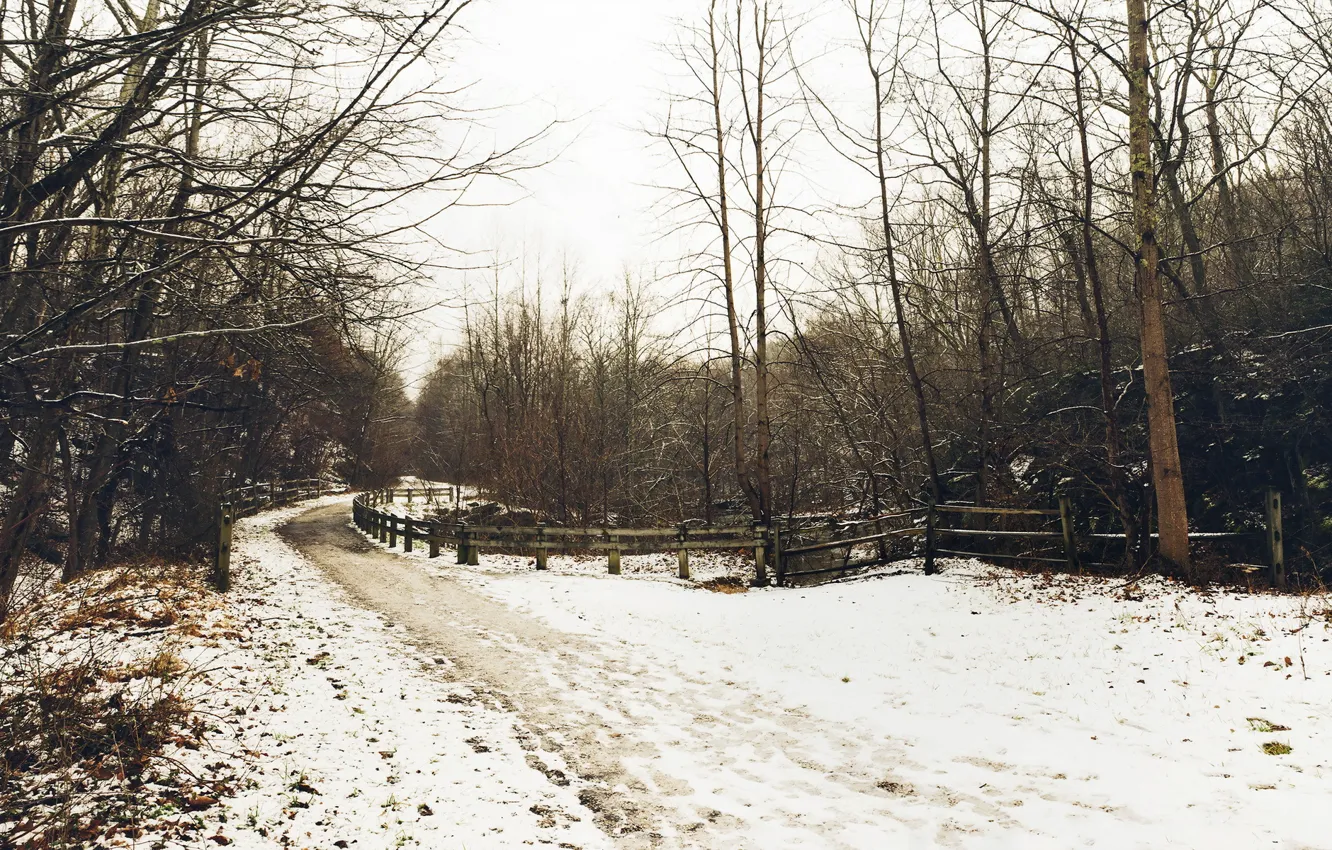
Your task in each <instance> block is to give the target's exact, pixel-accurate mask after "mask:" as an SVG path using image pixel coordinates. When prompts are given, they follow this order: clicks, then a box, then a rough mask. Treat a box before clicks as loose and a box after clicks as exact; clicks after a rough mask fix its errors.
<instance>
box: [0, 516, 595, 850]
mask: <svg viewBox="0 0 1332 850" xmlns="http://www.w3.org/2000/svg"><path fill="white" fill-rule="evenodd" d="M321 504H322V505H336V506H337V507H336V510H337V511H338V512H339V514H340V513H341V512H342V511H343V510H345V509H346V508H347V505H348V502H347V499H346V497H343V496H336V497H329V498H326V499H323V500H321V501H318V502H306V503H304V504H302V505H299V506H294V507H290V508H286V509H283V510H277V511H270V512H266V513H263V514H260V515H258V516H255V517H252V518H248V519H244V520H241V521H239V522H238V523H237V524H236V527H235V537H234V541H233V544H234V545H233V558H232V571H233V582H234V584H233V590H232V591H231V592H230V593H229V594H226V595H219V594H216V593H213V592H211V591H208V590H204V589H203V588H202V587H201V586H200V585H198V584H197V583H194V582H195V579H194V578H187V579H185V580H184V582H183V583H177V581H178V580H177V579H173V580H171V581H169V582H168V581H164V582H163V583H162V584H161V586H160V587H154V586H153V581H154V580H153V579H152V578H151V577H148V578H145V577H144V576H137V577H134V578H133V579H132V581H131V582H130V585H129V586H128V589H127V590H122V591H118V592H117V593H111V594H108V593H107V592H105V591H101V592H99V591H96V589H95V588H96V587H100V586H102V585H106V586H107V587H108V588H115V587H118V586H120V585H118V584H117V582H119V581H120V580H119V579H116V578H115V577H110V578H108V577H106V576H102V575H93V576H90V577H89V582H88V584H89V587H87V588H85V587H82V586H81V585H80V586H76V587H71V588H67V589H64V590H60V591H54V590H52V593H53V594H54V595H53V596H52V599H53V600H55V603H56V604H55V605H54V606H53V607H50V608H44V609H42V611H43V612H44V613H43V614H42V616H41V617H40V618H39V619H38V620H36V621H33V624H32V626H31V627H28V626H20V625H16V622H11V623H9V624H7V625H8V626H9V627H10V632H11V633H13V634H11V635H9V636H8V637H12V638H13V641H12V644H10V645H6V647H5V649H7V650H8V649H13V650H14V653H13V654H9V653H5V654H0V661H3V662H4V666H0V673H4V674H5V675H6V676H7V675H8V672H12V671H11V667H15V659H27V661H26V662H25V664H24V669H31V670H35V671H38V672H40V671H42V670H43V669H45V670H52V669H55V666H56V665H58V664H61V663H69V662H75V663H81V662H82V659H84V658H85V657H86V658H89V659H91V658H97V659H100V663H101V664H103V665H104V666H103V667H102V668H100V669H102V670H104V671H105V673H99V674H98V675H99V676H101V675H104V676H105V678H106V684H105V685H104V686H102V687H103V690H107V691H108V692H109V690H108V689H111V690H113V689H116V688H119V689H121V690H123V691H124V692H125V694H126V695H127V698H131V699H135V700H137V701H141V702H142V701H143V700H142V699H140V698H139V697H138V696H137V695H138V694H140V693H143V694H145V695H146V696H147V697H148V698H152V699H156V695H157V694H159V693H168V692H170V693H175V694H179V695H180V696H181V697H182V698H183V699H184V700H185V703H184V704H185V705H187V706H188V710H189V713H190V715H191V716H193V717H194V718H195V720H194V721H191V722H188V723H184V724H183V725H182V726H181V727H180V733H179V734H173V735H171V736H170V737H169V739H168V743H167V745H166V749H165V752H164V753H163V754H162V756H161V757H159V758H156V759H155V760H154V761H153V763H152V766H151V767H150V768H149V769H148V770H146V771H145V772H144V779H146V780H147V785H146V786H144V785H140V784H136V778H135V776H133V775H130V776H128V777H127V776H126V775H124V773H122V774H121V775H119V777H117V775H116V769H117V768H116V762H114V761H110V762H107V763H108V764H110V765H111V768H110V769H108V770H103V769H102V768H101V765H100V764H98V765H94V766H93V767H92V768H91V770H90V769H89V768H88V767H87V766H85V765H82V764H80V765H77V766H75V767H74V768H73V769H72V770H71V769H69V768H65V769H63V770H61V771H60V772H58V773H57V772H54V771H48V772H45V773H34V772H32V771H29V772H27V773H25V774H22V775H19V774H14V776H13V778H14V779H15V781H22V782H23V783H25V785H26V786H27V787H28V788H30V789H33V790H32V791H30V792H29V793H28V795H27V798H28V799H30V800H32V799H35V800H37V801H38V803H37V805H36V807H35V808H29V809H27V812H28V815H27V816H25V819H24V820H22V821H17V822H16V821H13V820H10V819H7V818H6V814H7V812H5V811H3V810H0V847H29V846H32V847H45V846H48V845H47V844H46V843H45V842H44V840H43V838H42V835H41V829H43V828H44V827H42V826H40V822H38V821H34V820H33V819H32V817H31V816H32V815H33V814H34V813H35V814H36V815H37V816H39V817H41V818H46V817H47V816H48V814H49V815H50V816H51V817H52V818H56V819H61V818H65V819H67V816H66V815H64V814H63V811H64V810H63V809H62V806H64V804H63V802H59V801H57V802H55V803H44V802H42V801H41V798H42V796H43V795H44V794H46V793H47V792H46V791H43V790H42V789H51V790H52V791H53V792H54V791H57V790H59V789H60V788H68V787H70V786H71V785H74V786H77V787H78V789H79V791H78V794H77V795H76V798H75V799H76V802H75V804H74V807H73V811H74V813H75V815H74V819H76V820H78V818H79V817H80V815H79V813H80V812H83V813H84V814H83V815H82V819H81V820H79V823H78V829H80V830H83V831H85V832H86V834H87V835H88V836H89V841H92V840H93V839H92V836H93V835H100V837H99V838H97V839H96V844H95V846H97V847H123V848H154V850H158V849H159V848H167V847H198V848H204V847H218V846H235V847H238V848H311V849H312V850H313V848H348V847H350V848H355V850H377V849H378V848H399V847H424V848H448V850H453V848H458V850H463V848H466V850H500V848H515V847H524V846H549V847H561V848H578V850H600V848H609V847H611V846H612V845H611V843H610V842H609V840H608V839H607V837H606V836H605V835H604V834H603V833H602V832H601V831H600V830H598V828H597V827H596V825H595V823H594V816H593V813H592V812H591V811H589V810H588V809H586V808H585V807H584V806H583V805H582V804H581V803H580V802H579V800H578V798H577V796H576V793H575V792H574V791H573V790H571V789H570V788H569V787H562V786H559V785H556V784H553V783H552V782H550V781H549V780H548V778H547V776H546V775H545V774H544V773H542V772H541V771H540V770H538V769H536V768H534V767H533V766H531V764H530V763H529V762H530V761H531V759H532V758H533V753H532V751H533V750H536V749H538V747H537V746H536V745H534V744H533V743H532V742H531V741H530V739H526V738H524V737H523V736H522V735H521V734H520V730H518V729H517V728H516V727H515V722H514V721H515V718H514V716H513V714H512V713H511V712H509V711H507V710H505V709H504V708H502V707H500V706H499V705H497V704H496V702H495V699H494V697H493V696H491V695H488V694H487V693H485V692H481V691H478V690H477V689H475V688H473V687H472V686H471V683H469V682H467V681H460V680H459V679H458V677H457V676H456V675H455V674H454V672H453V670H452V667H451V663H450V661H449V659H447V658H442V657H437V656H431V655H424V654H422V653H420V652H419V651H418V650H416V649H415V648H413V647H412V646H411V645H410V644H409V643H408V642H407V641H406V640H404V638H403V637H402V636H401V635H400V632H401V631H402V630H401V629H399V628H395V627H394V625H393V624H392V623H389V622H386V621H385V620H384V619H383V618H382V617H380V616H377V615H375V614H373V613H370V612H369V611H366V610H365V609H363V608H359V607H356V606H354V605H352V604H351V603H350V602H349V600H348V597H347V595H346V593H345V592H344V591H343V589H342V588H340V587H338V586H337V585H336V584H334V583H333V582H331V581H329V580H328V579H327V578H325V577H324V575H323V574H322V573H321V572H320V571H319V570H318V569H316V568H315V567H314V566H313V565H311V564H310V563H309V562H308V561H307V560H306V559H305V558H304V557H302V556H301V555H300V554H298V553H297V552H296V551H294V550H293V549H292V548H291V546H289V545H288V544H287V543H286V542H284V540H283V539H282V538H281V537H280V536H279V535H278V534H277V533H276V529H277V528H278V527H280V526H281V525H283V524H284V523H286V522H287V521H288V520H290V519H291V518H292V517H294V516H297V515H299V514H302V513H304V512H306V511H308V510H310V509H311V508H317V507H319V506H320V505H321ZM30 619H31V618H25V619H24V620H23V623H25V624H26V623H28V622H29V620H30ZM22 628H28V629H29V631H30V632H31V638H30V637H29V636H28V635H29V632H22V631H21V629H22ZM34 650H35V651H36V652H37V653H39V654H40V655H35V654H33V651H34ZM15 669H17V667H15ZM7 671H8V672H7ZM33 675H35V674H33ZM18 684H19V683H18V680H17V679H14V680H13V681H10V680H8V679H5V680H0V698H3V697H5V696H6V695H8V694H10V693H11V692H13V691H14V690H15V688H16V687H17V686H18ZM144 704H145V705H146V704H148V703H147V702H145V703H144ZM6 726H8V724H6ZM27 744H28V742H26V741H10V742H9V743H8V746H15V747H18V746H26V745H27ZM21 752H22V751H21V750H19V749H14V750H10V751H6V752H5V753H4V756H5V757H6V758H8V757H10V756H13V755H14V754H15V753H21ZM3 766H4V765H3V764H0V767H3ZM168 774H169V775H170V777H171V781H168V780H167V777H168ZM0 775H3V776H5V777H6V778H8V776H9V774H8V772H7V770H6V771H0ZM181 776H190V777H194V779H193V780H192V781H177V777H181ZM94 780H95V781H94ZM113 798H114V799H123V800H125V801H126V802H124V803H122V804H119V806H118V808H116V807H108V806H107V805H105V804H104V803H103V804H101V805H98V806H94V805H93V803H94V802H96V801H97V800H103V801H105V800H108V799H113ZM15 799H17V797H16V798H15ZM49 799H51V800H56V797H54V796H49ZM135 800H138V801H139V804H137V805H136V804H135V803H134V802H133V801H135ZM107 812H111V814H106V813H107ZM44 822H57V823H58V822H62V821H60V820H54V821H44ZM34 823H38V826H34V825H33V824H34ZM107 827H114V829H112V831H111V832H109V833H108V832H106V829H107ZM61 846H66V845H61ZM87 846H94V845H93V844H91V843H90V844H88V845H87Z"/></svg>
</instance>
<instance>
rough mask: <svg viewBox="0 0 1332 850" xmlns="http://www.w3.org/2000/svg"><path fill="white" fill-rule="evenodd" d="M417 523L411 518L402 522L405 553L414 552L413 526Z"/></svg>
mask: <svg viewBox="0 0 1332 850" xmlns="http://www.w3.org/2000/svg"><path fill="white" fill-rule="evenodd" d="M415 522H416V521H415V520H413V519H412V518H411V517H407V518H406V519H404V520H403V521H402V551H404V552H410V551H412V526H413V525H414V524H415Z"/></svg>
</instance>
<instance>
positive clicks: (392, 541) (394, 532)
mask: <svg viewBox="0 0 1332 850" xmlns="http://www.w3.org/2000/svg"><path fill="white" fill-rule="evenodd" d="M388 538H389V539H388V545H389V548H390V549H392V548H393V547H395V546H397V545H398V518H397V517H396V516H394V515H393V514H389V515H388Z"/></svg>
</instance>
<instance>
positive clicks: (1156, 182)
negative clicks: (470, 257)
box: [414, 0, 1332, 575]
mask: <svg viewBox="0 0 1332 850" xmlns="http://www.w3.org/2000/svg"><path fill="white" fill-rule="evenodd" d="M699 6H700V11H699V14H698V15H697V17H696V18H694V19H692V20H688V21H684V22H682V24H681V27H680V31H679V33H678V37H677V39H676V40H675V41H674V42H673V45H672V52H673V54H674V56H675V59H676V61H677V64H678V67H679V68H680V71H681V74H680V77H679V81H678V82H677V84H676V87H675V88H674V89H673V91H672V96H671V98H670V100H669V103H668V104H667V106H666V107H665V108H664V114H663V115H662V116H661V121H660V124H659V126H658V127H657V130H656V131H655V132H654V136H655V139H656V141H657V143H658V145H659V147H660V149H661V150H662V151H663V152H664V155H665V156H666V157H667V158H668V159H670V161H671V162H672V169H673V173H674V174H675V175H676V179H675V180H674V183H673V187H672V191H671V193H670V195H669V197H668V201H667V203H668V213H669V214H668V215H665V216H663V226H664V227H668V228H670V231H671V232H672V233H676V234H685V236H686V237H687V240H686V241H687V244H688V246H689V247H688V250H687V252H686V255H685V256H683V257H682V258H681V261H680V263H679V265H678V267H677V268H675V269H671V270H669V273H666V272H663V273H661V274H658V275H655V276H650V277H653V278H654V279H648V280H640V279H637V278H634V279H630V280H628V281H627V282H625V283H624V284H623V285H622V286H616V287H612V288H611V291H609V292H606V293H604V294H601V295H583V296H581V297H579V296H576V295H572V294H570V293H573V292H578V291H582V292H585V293H586V292H587V291H588V287H587V286H586V285H585V286H584V287H583V288H582V289H581V290H580V289H579V287H577V286H573V285H571V283H573V282H576V278H577V273H576V270H570V269H564V270H561V271H560V272H556V273H551V272H550V270H546V271H544V272H541V273H536V272H532V271H530V265H531V264H528V265H529V270H528V271H527V272H525V273H523V272H518V271H514V270H512V269H509V270H508V271H503V272H502V271H501V270H503V269H506V268H508V267H506V266H505V265H504V264H503V263H499V262H497V264H496V274H495V279H494V281H492V282H490V283H488V284H486V285H484V286H481V285H476V286H474V287H473V293H474V298H473V301H472V304H473V308H472V310H471V311H470V312H469V313H468V316H467V318H466V321H465V328H464V329H463V334H462V335H463V337H464V341H463V342H462V343H461V344H459V345H458V346H457V347H456V349H455V350H453V351H452V352H451V353H450V354H449V355H447V356H446V357H445V358H444V359H442V360H441V361H440V363H439V364H438V366H437V368H436V369H435V370H434V372H433V373H432V374H431V376H430V377H429V380H428V381H427V383H426V385H425V387H424V390H423V391H422V393H421V395H420V397H419V398H418V399H417V401H416V404H415V410H414V416H415V419H416V434H417V438H418V452H417V454H418V455H419V456H420V457H421V458H422V460H421V462H420V464H419V471H420V472H421V473H422V474H427V475H431V476H438V477H448V478H452V479H455V480H461V481H466V482H470V483H473V484H477V485H479V486H481V487H483V488H485V489H486V490H488V491H489V492H490V493H492V494H493V495H494V496H495V497H496V498H497V499H500V500H504V501H506V502H509V503H512V504H521V505H524V506H528V507H532V508H535V509H538V510H540V511H542V512H544V513H546V514H547V515H548V516H550V517H552V518H555V519H557V520H559V521H570V522H573V521H607V522H609V521H615V520H630V519H634V520H644V519H654V520H659V521H669V522H677V521H681V520H684V519H689V518H697V519H702V520H706V521H712V520H714V519H716V517H717V516H718V515H719V514H729V515H735V514H744V515H746V516H749V517H752V518H754V519H755V520H759V521H771V520H773V519H774V518H777V517H781V516H786V515H792V514H802V513H820V512H827V513H836V514H861V515H866V514H875V513H882V512H885V511H888V510H893V509H897V508H902V507H906V506H910V505H917V504H921V503H923V502H924V501H926V500H930V499H934V500H941V499H942V500H962V501H969V502H970V501H974V502H978V503H981V504H1034V503H1043V502H1048V501H1049V500H1050V499H1052V498H1053V495H1054V493H1055V492H1056V491H1064V492H1068V493H1071V494H1072V495H1073V496H1074V498H1075V500H1076V502H1077V504H1078V508H1079V513H1080V515H1082V516H1084V517H1086V518H1087V519H1086V521H1088V522H1091V523H1092V524H1093V525H1094V526H1095V528H1096V530H1098V531H1108V532H1112V533H1116V534H1120V535H1122V536H1123V540H1124V542H1123V545H1122V546H1121V547H1120V550H1119V554H1118V555H1117V556H1116V557H1119V558H1121V559H1122V561H1123V563H1124V564H1125V565H1127V566H1132V567H1137V566H1141V565H1143V564H1145V563H1147V562H1148V560H1149V559H1151V558H1154V557H1156V558H1159V563H1160V565H1161V566H1162V568H1165V569H1178V570H1180V571H1184V572H1188V571H1190V569H1191V567H1192V564H1191V562H1192V560H1193V558H1194V555H1195V554H1196V553H1197V546H1196V545H1191V542H1190V540H1189V538H1188V534H1189V532H1190V531H1194V532H1197V531H1205V530H1225V529H1233V528H1241V527H1251V526H1252V525H1253V524H1254V523H1255V522H1257V521H1258V518H1259V517H1260V516H1261V492H1262V490H1263V488H1265V487H1268V486H1275V487H1277V488H1278V489H1280V490H1283V491H1284V492H1285V493H1286V494H1287V505H1288V515H1289V516H1288V520H1287V527H1288V532H1287V533H1288V536H1290V537H1291V538H1292V542H1291V543H1288V546H1287V552H1288V556H1289V557H1292V558H1296V559H1298V560H1300V561H1301V562H1302V563H1303V564H1304V565H1305V569H1306V572H1307V573H1308V574H1311V575H1312V574H1314V573H1316V572H1317V571H1318V570H1321V569H1323V567H1324V563H1325V561H1326V556H1327V552H1328V546H1329V544H1330V543H1332V528H1329V525H1328V522H1327V520H1325V519H1324V517H1325V516H1326V515H1327V507H1328V503H1329V501H1332V477H1330V476H1332V453H1330V452H1329V449H1328V446H1329V445H1332V443H1329V440H1328V436H1329V434H1328V430H1329V424H1328V423H1329V422H1332V417H1329V415H1328V414H1329V404H1332V394H1330V393H1329V390H1330V389H1332V388H1330V387H1329V383H1328V377H1327V375H1328V374H1329V372H1328V368H1327V367H1328V366H1329V362H1328V361H1329V353H1332V316H1330V314H1332V299H1330V298H1329V293H1332V218H1330V217H1329V209H1332V123H1330V122H1329V118H1328V115H1329V109H1328V107H1329V105H1332V20H1329V18H1328V16H1327V15H1326V14H1325V12H1326V10H1325V9H1323V8H1321V4H1319V3H1317V2H1314V0H1186V1H1185V2H1178V3H1146V2H1144V1H1143V0H1127V2H1122V3H1121V2H1101V0H1020V1H1019V0H931V2H927V3H923V4H915V3H911V4H900V3H887V2H883V0H844V2H841V3H837V4H833V3H827V4H819V5H817V7H816V8H815V7H811V8H794V7H793V4H782V3H779V2H776V0H710V2H701V3H700V4H699ZM810 11H818V12H819V13H820V14H819V15H818V16H817V18H813V17H811V16H809V15H808V14H806V13H808V12H810ZM830 28H832V30H833V31H835V49H834V48H829V47H828V46H827V45H828V38H829V32H830ZM812 33H816V34H817V38H815V37H813V35H812ZM830 56H832V57H835V58H836V61H837V62H838V63H840V64H837V65H835V68H836V74H835V75H833V76H835V77H836V79H837V80H838V84H837V85H836V86H830V85H828V84H827V81H828V80H830V79H831V78H832V76H830V74H829V72H827V71H826V70H825V71H820V63H821V62H828V61H830V59H829V57H830ZM833 161H835V162H838V163H841V164H842V165H844V166H845V168H846V169H847V170H849V171H850V172H852V173H854V174H856V175H858V177H856V178H855V180H854V181H853V182H854V185H855V186H856V187H857V188H855V189H852V190H849V191H846V192H843V193H842V194H840V195H839V196H838V197H836V198H834V199H831V200H829V199H827V198H822V199H820V202H819V203H817V204H814V203H811V202H810V201H809V197H810V196H809V191H808V184H809V183H813V182H816V181H815V180H814V179H813V178H812V177H811V178H809V179H807V180H805V182H804V183H802V176H808V175H809V174H811V173H812V172H814V171H815V170H816V167H821V166H822V165H824V164H826V163H828V162H833ZM816 207H817V209H815V208H816ZM811 245H813V246H817V250H816V251H813V252H811V249H810V246H811ZM571 277H572V278H573V279H574V280H572V281H571ZM537 278H542V280H538V279H537ZM543 280H544V281H546V283H545V284H544V285H543ZM552 280H554V281H557V282H556V283H553V284H552V283H549V281H552ZM584 283H585V284H586V282H584ZM682 316H683V317H684V321H683V324H685V325H687V329H686V330H685V331H683V332H681V331H677V327H678V325H679V324H680V323H681V321H680V317H682ZM654 317H656V318H654ZM671 325H675V326H676V327H672V326H671ZM1156 531H1159V533H1160V537H1159V540H1154V539H1153V538H1152V537H1151V536H1150V533H1151V532H1156Z"/></svg>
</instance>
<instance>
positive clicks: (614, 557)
mask: <svg viewBox="0 0 1332 850" xmlns="http://www.w3.org/2000/svg"><path fill="white" fill-rule="evenodd" d="M418 492H419V491H418ZM454 492H455V493H456V491H454ZM396 495H397V491H394V490H382V491H374V492H370V493H363V494H361V495H359V496H357V497H356V498H355V499H354V500H353V501H352V521H353V522H354V523H355V524H356V527H357V528H359V529H361V531H363V532H364V533H366V534H368V535H370V536H371V537H373V538H375V539H377V540H378V541H379V542H381V543H386V544H388V546H390V547H392V548H396V547H397V546H398V545H399V539H401V541H402V543H401V545H402V550H403V551H404V552H411V551H413V550H414V549H415V547H416V545H417V544H418V543H422V544H425V545H426V546H427V547H429V554H430V557H432V558H437V557H439V555H440V550H441V549H442V548H444V547H449V548H452V549H454V550H456V553H457V560H458V563H460V564H470V565H473V566H475V565H476V564H478V563H479V559H480V553H481V549H482V548H483V547H484V548H487V549H496V550H500V551H517V552H522V553H525V554H530V555H531V556H532V557H533V558H534V559H535V561H536V568H537V569H538V570H544V569H546V565H547V559H548V557H549V554H550V552H551V550H561V551H570V550H574V551H579V550H581V551H603V552H605V553H606V571H607V572H608V573H610V574H611V575H620V573H621V565H620V558H621V556H622V555H625V554H649V553H656V552H676V553H677V562H678V567H679V569H678V572H677V574H678V575H679V577H680V578H682V579H688V578H690V577H691V573H690V567H689V553H690V552H694V551H698V550H726V549H738V550H745V551H752V552H753V554H754V558H755V560H756V562H757V563H758V564H759V565H760V566H762V565H764V564H766V562H767V560H768V553H769V551H770V550H771V549H772V548H773V545H774V544H773V536H772V535H770V534H769V533H768V529H767V527H766V526H763V525H751V526H730V527H712V526H703V527H694V526H688V525H679V526H675V527H671V528H616V527H610V526H607V527H577V528H569V527H564V526H551V525H547V524H545V523H537V524H536V525H528V526H523V525H472V524H469V523H467V522H465V521H463V520H461V519H453V520H447V519H428V520H427V519H417V518H415V517H411V516H406V515H405V514H398V513H395V512H394V511H393V510H392V509H391V507H392V505H394V504H395V500H396Z"/></svg>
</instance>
